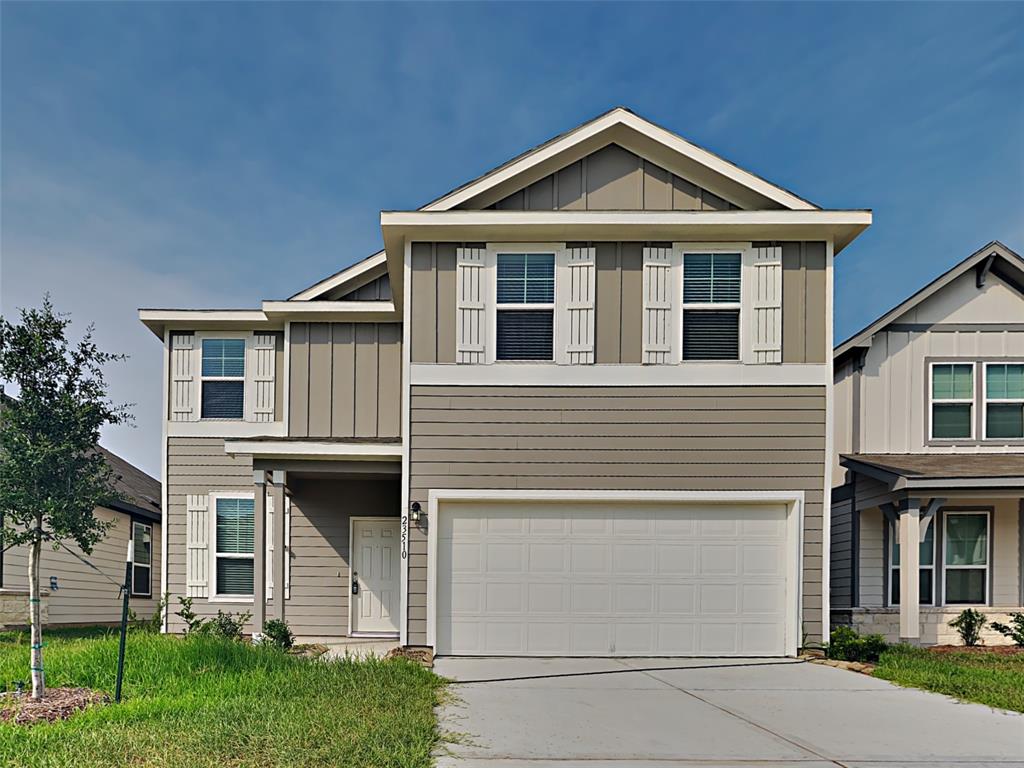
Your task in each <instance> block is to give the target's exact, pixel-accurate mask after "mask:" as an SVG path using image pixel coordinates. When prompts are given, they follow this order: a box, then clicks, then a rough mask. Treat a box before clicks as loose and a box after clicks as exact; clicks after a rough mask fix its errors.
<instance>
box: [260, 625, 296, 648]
mask: <svg viewBox="0 0 1024 768" xmlns="http://www.w3.org/2000/svg"><path fill="white" fill-rule="evenodd" d="M263 642H264V643H266V644H268V645H272V646H274V647H275V648H280V649H281V650H282V651H287V650H288V649H289V648H291V647H292V646H293V645H295V635H293V634H292V630H291V628H290V627H289V626H288V622H286V621H282V620H281V619H268V620H267V621H266V622H264V624H263Z"/></svg>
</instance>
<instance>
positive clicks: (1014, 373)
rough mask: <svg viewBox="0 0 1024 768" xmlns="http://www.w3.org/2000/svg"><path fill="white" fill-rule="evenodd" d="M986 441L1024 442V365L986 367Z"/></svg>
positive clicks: (988, 365) (992, 365) (989, 365)
mask: <svg viewBox="0 0 1024 768" xmlns="http://www.w3.org/2000/svg"><path fill="white" fill-rule="evenodd" d="M985 439H987V440H998V439H1003V440H1014V439H1015V440H1020V439H1024V363H985Z"/></svg>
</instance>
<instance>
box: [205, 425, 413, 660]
mask: <svg viewBox="0 0 1024 768" xmlns="http://www.w3.org/2000/svg"><path fill="white" fill-rule="evenodd" d="M225 451H226V452H227V453H229V454H249V455H251V456H252V467H253V474H252V482H253V495H252V497H253V500H254V515H253V523H254V530H253V548H252V552H253V579H252V584H253V604H252V621H251V623H252V628H253V634H254V636H255V635H257V634H260V633H261V630H262V628H263V627H264V625H265V622H266V621H268V620H272V619H276V620H282V621H285V622H287V624H288V625H289V627H290V628H291V630H292V632H293V633H294V634H295V635H296V637H297V638H298V639H299V640H300V641H302V642H319V643H325V644H327V645H328V646H329V647H331V648H332V649H335V648H336V649H338V651H339V653H342V652H344V651H345V649H347V648H349V646H351V652H352V653H355V654H359V653H361V652H363V651H364V650H365V649H367V648H371V649H372V650H373V652H375V653H376V652H377V651H378V650H380V651H381V652H386V650H387V649H388V648H389V647H390V645H389V644H397V641H398V638H399V620H400V615H401V604H400V601H401V588H400V571H401V545H400V538H401V532H400V529H399V526H400V522H401V515H400V506H401V442H400V440H398V439H379V440H373V439H369V440H368V439H365V438H364V439H360V440H351V439H323V438H316V439H313V438H265V439H252V438H247V439H229V440H226V441H225ZM278 510H283V511H284V514H278V513H277V511H278ZM216 556H218V557H219V555H216ZM279 584H283V585H284V589H276V588H275V587H276V585H279Z"/></svg>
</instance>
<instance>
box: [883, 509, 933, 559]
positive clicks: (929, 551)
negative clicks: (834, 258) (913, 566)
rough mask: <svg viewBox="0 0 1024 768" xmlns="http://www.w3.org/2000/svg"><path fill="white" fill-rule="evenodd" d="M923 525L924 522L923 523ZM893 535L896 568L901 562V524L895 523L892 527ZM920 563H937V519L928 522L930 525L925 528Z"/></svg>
mask: <svg viewBox="0 0 1024 768" xmlns="http://www.w3.org/2000/svg"><path fill="white" fill-rule="evenodd" d="M922 525H923V523H922ZM890 530H891V535H890V537H889V539H890V541H891V542H892V552H891V553H890V557H892V565H893V567H894V568H896V567H898V566H899V564H900V529H899V525H893V526H892V527H891V529H890ZM918 557H919V558H920V560H918V563H919V564H920V565H934V564H935V521H934V519H933V520H932V522H930V523H928V527H927V528H925V533H924V541H922V542H921V543H920V545H919V547H918Z"/></svg>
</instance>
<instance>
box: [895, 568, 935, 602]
mask: <svg viewBox="0 0 1024 768" xmlns="http://www.w3.org/2000/svg"><path fill="white" fill-rule="evenodd" d="M932 576H933V571H932V569H931V568H922V569H921V570H919V571H918V582H917V588H918V591H919V592H920V595H919V599H918V602H919V603H920V604H921V605H930V604H931V602H932V580H933V579H932ZM892 604H893V605H899V604H900V569H899V568H893V569H892Z"/></svg>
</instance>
